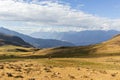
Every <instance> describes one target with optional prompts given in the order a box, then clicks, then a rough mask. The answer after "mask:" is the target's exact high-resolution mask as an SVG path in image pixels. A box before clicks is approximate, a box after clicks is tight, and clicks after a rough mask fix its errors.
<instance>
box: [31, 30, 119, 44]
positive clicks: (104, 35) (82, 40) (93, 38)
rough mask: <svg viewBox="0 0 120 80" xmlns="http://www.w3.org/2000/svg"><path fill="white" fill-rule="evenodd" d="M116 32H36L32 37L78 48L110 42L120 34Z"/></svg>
mask: <svg viewBox="0 0 120 80" xmlns="http://www.w3.org/2000/svg"><path fill="white" fill-rule="evenodd" d="M119 33H120V31H116V30H108V31H104V30H86V31H80V32H74V31H70V32H34V33H32V34H31V35H30V36H32V37H36V38H43V39H57V40H64V41H67V42H70V43H73V44H75V45H76V46H83V45H91V44H96V43H101V42H104V41H106V40H109V39H110V38H112V37H113V36H114V35H117V34H119Z"/></svg>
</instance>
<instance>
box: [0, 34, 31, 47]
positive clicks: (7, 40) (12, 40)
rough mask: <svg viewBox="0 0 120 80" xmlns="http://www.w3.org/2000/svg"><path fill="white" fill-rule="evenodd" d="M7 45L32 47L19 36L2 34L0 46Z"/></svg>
mask: <svg viewBox="0 0 120 80" xmlns="http://www.w3.org/2000/svg"><path fill="white" fill-rule="evenodd" d="M5 45H14V46H22V47H32V46H31V45H30V44H28V43H26V42H25V41H24V40H22V39H21V38H19V37H17V36H11V35H6V34H3V33H0V46H5Z"/></svg>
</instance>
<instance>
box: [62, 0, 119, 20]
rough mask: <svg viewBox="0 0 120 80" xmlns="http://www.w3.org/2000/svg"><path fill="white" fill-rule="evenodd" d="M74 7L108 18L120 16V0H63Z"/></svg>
mask: <svg viewBox="0 0 120 80" xmlns="http://www.w3.org/2000/svg"><path fill="white" fill-rule="evenodd" d="M62 1H64V2H65V3H69V4H70V5H71V6H72V7H73V8H76V7H77V6H79V5H83V6H81V7H80V8H79V10H82V11H84V12H86V13H89V14H94V15H98V16H101V17H108V18H120V0H62Z"/></svg>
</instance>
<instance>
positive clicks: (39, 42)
mask: <svg viewBox="0 0 120 80" xmlns="http://www.w3.org/2000/svg"><path fill="white" fill-rule="evenodd" d="M0 32H1V33H5V34H9V35H14V36H18V37H20V38H22V39H23V40H24V41H25V42H28V43H29V44H31V45H33V46H34V47H37V48H50V47H58V46H74V44H72V43H70V42H66V41H60V40H55V39H39V38H33V37H30V36H27V35H24V34H21V33H18V32H15V31H12V30H8V29H6V28H3V27H1V28H0Z"/></svg>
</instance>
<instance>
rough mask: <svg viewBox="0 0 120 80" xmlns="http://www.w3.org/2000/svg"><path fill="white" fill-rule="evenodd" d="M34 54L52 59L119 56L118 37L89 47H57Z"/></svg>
mask: <svg viewBox="0 0 120 80" xmlns="http://www.w3.org/2000/svg"><path fill="white" fill-rule="evenodd" d="M36 54H42V55H46V56H48V57H49V56H52V57H82V56H84V57H94V56H97V57H99V56H113V55H119V54H120V35H117V36H115V37H113V38H112V39H110V40H108V41H106V42H103V43H100V44H96V45H90V46H82V47H58V48H48V49H43V50H40V51H38V52H36Z"/></svg>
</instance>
